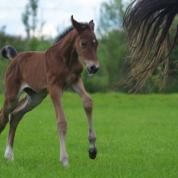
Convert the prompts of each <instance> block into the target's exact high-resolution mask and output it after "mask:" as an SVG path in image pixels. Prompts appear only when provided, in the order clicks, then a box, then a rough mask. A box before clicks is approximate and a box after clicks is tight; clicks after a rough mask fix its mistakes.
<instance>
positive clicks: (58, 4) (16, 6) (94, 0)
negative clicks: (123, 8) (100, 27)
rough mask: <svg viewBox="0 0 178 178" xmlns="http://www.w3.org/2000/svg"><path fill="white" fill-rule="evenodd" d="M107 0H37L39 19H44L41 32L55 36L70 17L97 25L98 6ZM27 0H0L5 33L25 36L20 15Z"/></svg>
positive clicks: (0, 14) (0, 21)
mask: <svg viewBox="0 0 178 178" xmlns="http://www.w3.org/2000/svg"><path fill="white" fill-rule="evenodd" d="M104 1H107V0H39V19H38V20H39V21H45V25H44V29H43V34H44V35H46V36H52V37H54V36H56V35H57V33H58V31H59V32H60V31H62V30H64V29H65V28H66V27H68V26H69V25H70V17H71V15H74V18H75V19H76V20H78V21H81V22H89V21H90V20H91V19H93V20H94V21H95V24H96V26H97V22H98V18H99V8H100V5H101V3H102V2H104ZM27 2H28V0H10V1H7V0H0V28H2V26H4V25H5V26H6V33H8V34H15V35H17V36H25V35H26V34H25V30H24V26H23V24H22V20H21V15H22V12H23V11H24V7H25V5H26V4H27Z"/></svg>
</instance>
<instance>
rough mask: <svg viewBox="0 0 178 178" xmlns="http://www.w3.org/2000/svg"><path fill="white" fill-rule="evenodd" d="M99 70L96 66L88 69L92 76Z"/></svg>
mask: <svg viewBox="0 0 178 178" xmlns="http://www.w3.org/2000/svg"><path fill="white" fill-rule="evenodd" d="M98 70H99V67H97V66H96V65H92V66H90V67H88V72H89V73H90V74H95V73H96V72H97V71H98Z"/></svg>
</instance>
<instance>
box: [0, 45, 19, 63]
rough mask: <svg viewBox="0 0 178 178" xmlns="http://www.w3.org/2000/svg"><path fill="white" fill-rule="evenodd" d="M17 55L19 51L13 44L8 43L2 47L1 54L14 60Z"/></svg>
mask: <svg viewBox="0 0 178 178" xmlns="http://www.w3.org/2000/svg"><path fill="white" fill-rule="evenodd" d="M16 55H17V51H16V49H15V48H13V47H12V46H9V45H6V46H4V47H3V48H2V49H1V56H2V57H4V58H6V59H9V60H12V59H13V58H14V57H15V56H16Z"/></svg>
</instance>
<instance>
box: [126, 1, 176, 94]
mask: <svg viewBox="0 0 178 178" xmlns="http://www.w3.org/2000/svg"><path fill="white" fill-rule="evenodd" d="M177 13H178V0H134V1H133V2H132V3H131V4H130V5H129V6H128V8H127V10H126V13H125V16H124V27H125V29H126V31H127V33H128V41H129V46H130V52H131V59H130V60H129V62H130V66H131V68H132V74H130V77H129V80H132V81H133V80H134V82H133V83H134V84H135V86H134V90H135V91H136V90H138V89H139V88H141V87H142V86H143V85H144V82H145V81H146V79H147V78H148V77H149V76H150V75H151V74H152V73H153V72H154V71H155V69H156V68H157V67H158V65H160V64H163V66H165V68H164V69H163V70H167V68H168V64H169V62H168V61H169V59H168V58H169V57H168V56H169V54H170V53H171V51H172V49H173V48H174V46H175V44H176V42H177V39H178V26H177V27H176V29H174V31H175V33H171V36H174V38H173V40H170V38H169V31H170V29H171V26H172V24H173V22H174V18H175V16H176V15H177ZM133 71H134V72H133Z"/></svg>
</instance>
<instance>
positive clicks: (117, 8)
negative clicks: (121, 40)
mask: <svg viewBox="0 0 178 178" xmlns="http://www.w3.org/2000/svg"><path fill="white" fill-rule="evenodd" d="M123 15H124V5H123V3H122V0H110V1H109V2H104V3H102V5H101V8H100V18H99V29H98V31H99V33H100V34H102V35H103V34H105V33H107V32H108V31H110V30H112V29H122V19H123Z"/></svg>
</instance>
